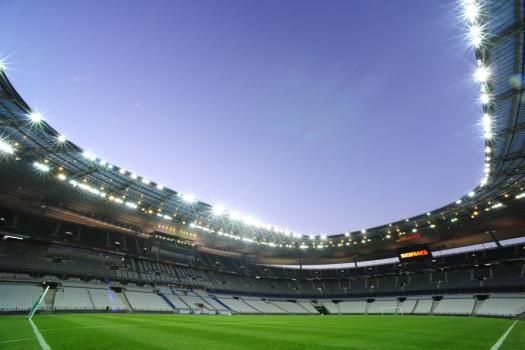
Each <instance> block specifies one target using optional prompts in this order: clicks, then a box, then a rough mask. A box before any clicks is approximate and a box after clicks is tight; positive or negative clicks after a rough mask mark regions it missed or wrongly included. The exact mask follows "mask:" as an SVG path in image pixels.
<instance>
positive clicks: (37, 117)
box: [29, 111, 44, 124]
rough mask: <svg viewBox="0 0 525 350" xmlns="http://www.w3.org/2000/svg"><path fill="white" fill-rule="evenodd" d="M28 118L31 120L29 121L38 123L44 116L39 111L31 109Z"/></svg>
mask: <svg viewBox="0 0 525 350" xmlns="http://www.w3.org/2000/svg"><path fill="white" fill-rule="evenodd" d="M29 119H30V120H31V123H33V124H38V123H41V122H42V121H43V120H44V116H43V115H42V114H41V113H40V112H37V111H33V112H31V113H29Z"/></svg>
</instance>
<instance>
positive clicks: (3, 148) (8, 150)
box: [0, 139, 15, 154]
mask: <svg viewBox="0 0 525 350" xmlns="http://www.w3.org/2000/svg"><path fill="white" fill-rule="evenodd" d="M0 152H2V153H5V154H13V153H15V149H14V148H13V146H11V145H10V144H9V143H8V142H7V141H4V140H1V139H0Z"/></svg>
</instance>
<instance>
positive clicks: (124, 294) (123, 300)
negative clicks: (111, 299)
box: [115, 292, 133, 311]
mask: <svg viewBox="0 0 525 350" xmlns="http://www.w3.org/2000/svg"><path fill="white" fill-rule="evenodd" d="M115 294H117V296H118V297H119V298H120V300H122V302H123V303H124V305H125V306H126V309H128V310H130V311H132V310H133V308H132V307H131V303H130V302H129V300H128V297H127V295H126V293H124V292H121V293H115Z"/></svg>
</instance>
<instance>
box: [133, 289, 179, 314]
mask: <svg viewBox="0 0 525 350" xmlns="http://www.w3.org/2000/svg"><path fill="white" fill-rule="evenodd" d="M125 294H126V297H127V299H128V302H129V304H130V305H131V308H132V309H133V310H135V311H173V308H172V307H171V306H169V305H168V303H166V301H164V299H162V298H161V297H160V296H158V295H157V294H155V293H151V292H150V293H144V292H133V291H126V292H125Z"/></svg>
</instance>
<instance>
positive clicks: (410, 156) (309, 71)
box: [0, 0, 483, 234]
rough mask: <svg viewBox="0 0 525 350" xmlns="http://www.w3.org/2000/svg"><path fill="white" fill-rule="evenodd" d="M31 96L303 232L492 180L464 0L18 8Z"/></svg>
mask: <svg viewBox="0 0 525 350" xmlns="http://www.w3.org/2000/svg"><path fill="white" fill-rule="evenodd" d="M0 33H1V34H0V45H1V46H0V52H1V54H2V55H3V56H4V57H5V56H9V57H8V60H7V61H8V63H9V68H10V70H9V77H10V78H11V80H12V82H13V83H14V85H15V87H16V88H17V89H18V91H19V92H20V94H21V95H22V96H23V97H24V98H25V99H26V100H27V102H28V103H29V104H30V105H31V106H33V107H34V108H36V109H39V110H41V111H43V112H44V113H45V115H46V119H47V120H48V121H49V122H50V123H51V124H52V125H53V126H54V127H55V128H57V129H58V130H60V131H62V132H63V133H64V134H65V135H67V136H68V138H69V139H71V140H73V141H74V142H75V143H77V144H78V145H80V146H81V147H84V148H85V149H88V150H91V151H93V152H95V153H96V154H97V155H99V156H101V157H103V158H105V159H107V160H109V161H111V162H113V163H115V164H117V165H120V166H123V167H125V168H126V169H129V170H133V171H135V172H137V173H138V174H139V175H143V176H146V177H148V178H150V179H152V180H155V181H157V182H161V183H163V184H165V185H167V186H169V187H171V188H173V189H175V190H178V191H183V192H189V193H193V194H195V195H197V196H198V198H199V199H201V200H203V201H205V202H208V203H216V202H221V203H224V204H225V205H226V206H227V207H229V208H233V209H236V210H239V211H241V212H245V213H249V214H252V215H254V216H257V217H260V218H261V219H263V220H265V221H267V222H269V223H271V224H275V225H279V226H283V227H286V228H288V229H291V230H295V231H299V232H301V233H304V234H309V233H318V234H320V233H327V234H333V233H339V232H343V231H345V230H349V229H351V230H358V229H362V228H365V227H370V226H374V225H378V224H384V223H388V222H389V221H393V220H398V219H402V218H405V217H408V216H412V215H415V214H419V213H422V212H426V211H428V210H431V209H434V208H436V207H438V206H441V205H444V204H447V203H449V202H451V201H453V200H456V199H457V198H458V197H459V196H460V195H462V194H464V193H466V192H468V191H469V190H471V189H472V188H473V187H474V186H476V184H477V183H478V182H479V179H481V175H482V174H481V171H482V149H483V140H482V137H481V133H480V127H479V125H478V119H479V115H480V113H481V112H480V107H479V105H478V104H477V103H476V90H477V88H476V84H475V83H474V82H473V81H472V78H471V77H472V70H473V67H474V57H473V53H472V52H471V51H470V50H468V49H467V45H466V43H465V40H464V35H463V34H464V28H463V26H462V22H461V19H460V18H459V17H458V16H457V5H456V3H455V2H454V1H453V0H451V1H449V2H447V3H443V2H442V1H421V0H411V1H409V0H403V1H392V0H385V1H379V0H362V1H357V0H352V1H349V0H344V1H299V0H298V1H291V0H285V1H281V0H280V1H273V0H272V1H268V0H264V1H263V0H259V1H253V0H252V1H250V0H242V1H233V0H222V1H217V0H210V1H194V0H192V1H189V0H187V1H124V0H122V1H45V2H44V1H8V0H0Z"/></svg>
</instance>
